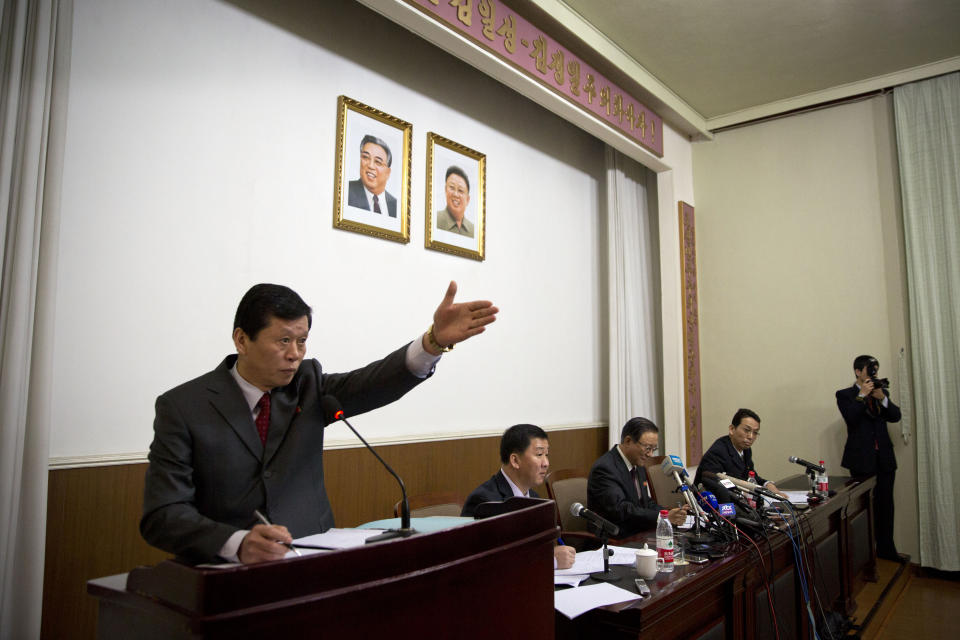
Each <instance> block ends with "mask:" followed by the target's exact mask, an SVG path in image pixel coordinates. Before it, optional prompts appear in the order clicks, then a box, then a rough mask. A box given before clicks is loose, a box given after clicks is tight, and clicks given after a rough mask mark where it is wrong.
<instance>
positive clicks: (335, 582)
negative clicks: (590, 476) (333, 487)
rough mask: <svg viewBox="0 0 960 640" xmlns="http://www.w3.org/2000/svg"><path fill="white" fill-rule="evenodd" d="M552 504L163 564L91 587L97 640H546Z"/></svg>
mask: <svg viewBox="0 0 960 640" xmlns="http://www.w3.org/2000/svg"><path fill="white" fill-rule="evenodd" d="M555 518H556V516H555V513H554V507H553V503H552V502H544V503H542V504H538V505H535V506H531V507H527V508H524V509H521V510H519V511H514V512H512V513H506V514H504V515H501V516H496V517H493V518H489V519H486V520H479V521H476V522H472V523H469V524H466V525H463V526H460V527H456V528H453V529H447V530H444V531H437V532H435V533H429V534H418V535H414V536H411V537H409V538H405V539H395V540H390V541H387V542H381V543H376V544H371V545H366V546H363V547H356V548H353V549H346V550H343V551H334V552H330V553H321V554H315V555H311V556H307V557H304V558H295V559H290V560H281V561H278V562H269V563H263V564H259V565H253V566H241V567H236V568H230V569H198V568H194V567H191V566H188V565H184V564H181V563H178V562H174V561H172V560H170V561H166V562H162V563H160V564H158V565H156V566H153V567H140V568H137V569H134V570H133V571H131V572H130V573H129V574H120V575H116V576H109V577H105V578H99V579H96V580H91V581H90V582H88V583H87V592H88V593H89V594H91V595H93V596H95V597H97V598H99V600H100V606H99V619H98V629H97V633H98V637H99V638H121V637H137V638H148V639H149V638H157V639H159V638H163V639H169V638H237V637H254V636H263V635H265V634H270V635H274V636H280V637H287V638H289V637H294V638H306V637H309V638H319V637H326V636H329V637H339V638H357V637H375V635H376V636H380V637H384V638H389V637H405V636H409V635H425V636H426V637H435V636H438V635H439V636H441V637H457V638H490V637H496V636H498V635H499V636H504V637H508V636H509V637H519V636H522V635H525V636H528V637H553V626H554V608H553V545H554V542H555V541H556V539H557V526H556V519H555Z"/></svg>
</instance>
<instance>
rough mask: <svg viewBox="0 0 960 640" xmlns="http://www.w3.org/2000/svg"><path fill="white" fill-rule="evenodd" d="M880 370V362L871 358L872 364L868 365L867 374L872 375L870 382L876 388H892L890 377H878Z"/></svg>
mask: <svg viewBox="0 0 960 640" xmlns="http://www.w3.org/2000/svg"><path fill="white" fill-rule="evenodd" d="M879 370H880V363H879V362H877V360H876V359H875V358H874V359H873V360H871V362H870V364H868V365H867V375H868V376H870V382H872V383H873V388H874V389H889V388H890V379H889V378H878V377H877V372H878V371H879Z"/></svg>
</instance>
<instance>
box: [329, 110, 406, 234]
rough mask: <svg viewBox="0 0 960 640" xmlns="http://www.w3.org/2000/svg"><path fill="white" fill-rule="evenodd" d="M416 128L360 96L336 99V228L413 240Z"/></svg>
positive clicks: (334, 210) (334, 211)
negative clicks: (412, 141) (413, 139)
mask: <svg viewBox="0 0 960 640" xmlns="http://www.w3.org/2000/svg"><path fill="white" fill-rule="evenodd" d="M412 129H413V126H412V125H411V124H410V123H408V122H404V121H403V120H400V119H399V118H395V117H393V116H391V115H388V114H386V113H384V112H382V111H380V110H378V109H374V108H373V107H369V106H367V105H365V104H361V103H359V102H357V101H356V100H351V99H350V98H347V97H346V96H340V97H339V98H338V99H337V150H336V154H337V156H336V162H335V167H336V169H335V176H334V203H333V226H334V227H336V228H338V229H346V230H348V231H356V232H358V233H365V234H367V235H372V236H376V237H380V238H385V239H387V240H394V241H396V242H409V241H410V137H411V133H412Z"/></svg>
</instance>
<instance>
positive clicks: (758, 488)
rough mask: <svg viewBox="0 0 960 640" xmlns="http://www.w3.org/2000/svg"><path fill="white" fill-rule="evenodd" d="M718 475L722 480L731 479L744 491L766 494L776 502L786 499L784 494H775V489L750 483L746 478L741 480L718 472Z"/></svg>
mask: <svg viewBox="0 0 960 640" xmlns="http://www.w3.org/2000/svg"><path fill="white" fill-rule="evenodd" d="M717 477H718V478H720V479H721V480H729V481H730V482H732V483H733V484H735V485H737V486H738V487H740V489H742V490H743V491H749V492H751V493H753V494H754V495H757V496H764V497H766V498H770V499H771V500H774V501H776V502H783V501H784V499H783V496H779V495H777V494H775V493H774V492H773V491H770V489H767V488H765V487H761V486H759V485H755V484H750V483H749V482H746V481H744V480H741V479H740V478H734V477H733V476H731V475H727V474H726V473H718V474H717Z"/></svg>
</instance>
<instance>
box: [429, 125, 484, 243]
mask: <svg viewBox="0 0 960 640" xmlns="http://www.w3.org/2000/svg"><path fill="white" fill-rule="evenodd" d="M426 176H427V197H426V203H427V205H426V228H425V231H424V246H425V247H426V248H427V249H433V250H434V251H443V252H445V253H451V254H453V255H457V256H462V257H464V258H471V259H473V260H481V261H482V260H483V259H484V257H485V255H486V238H487V212H486V203H487V197H486V193H487V156H486V155H484V154H482V153H480V152H479V151H474V150H473V149H470V148H468V147H465V146H463V145H462V144H460V143H457V142H454V141H453V140H448V139H447V138H444V137H443V136H441V135H438V134H436V133H433V132H432V131H431V132H429V133H427V172H426Z"/></svg>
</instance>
